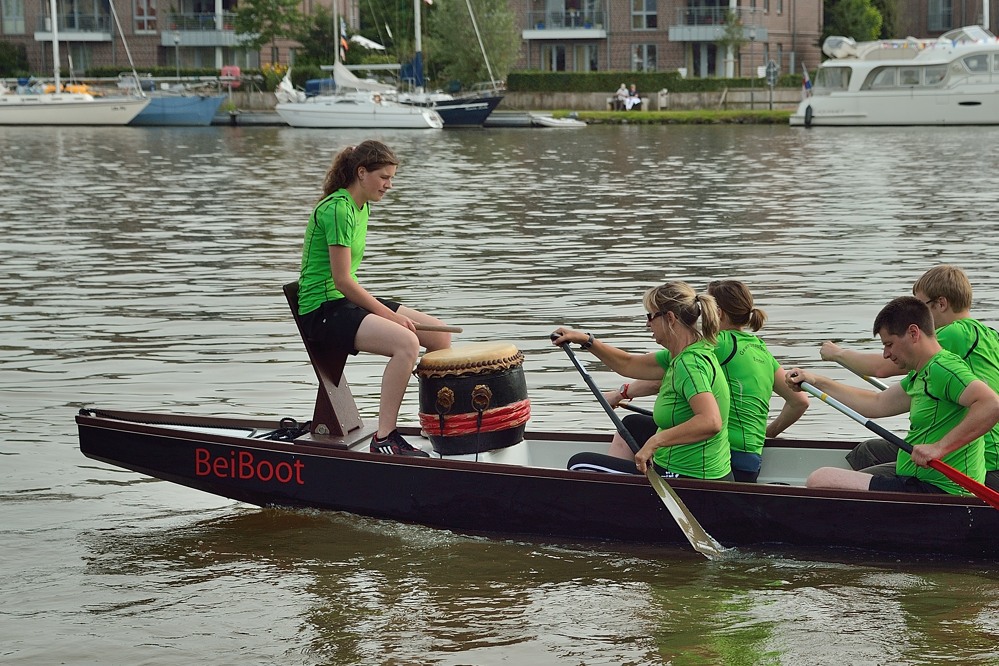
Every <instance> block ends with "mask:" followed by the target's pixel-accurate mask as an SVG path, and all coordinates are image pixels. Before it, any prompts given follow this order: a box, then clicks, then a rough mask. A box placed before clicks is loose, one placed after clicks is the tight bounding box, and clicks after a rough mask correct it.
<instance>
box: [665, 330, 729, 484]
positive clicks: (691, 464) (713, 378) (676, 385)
mask: <svg viewBox="0 0 999 666" xmlns="http://www.w3.org/2000/svg"><path fill="white" fill-rule="evenodd" d="M656 361H657V362H658V363H659V365H660V366H661V367H662V368H663V370H665V371H666V374H665V375H663V381H662V384H661V385H660V387H659V396H658V397H657V398H656V404H655V408H654V409H653V411H652V417H653V419H654V420H655V422H656V426H658V427H659V429H660V430H666V429H667V428H672V427H673V426H675V425H677V424H680V423H684V422H685V421H689V420H690V419H691V417H693V416H694V411H693V410H692V409H691V408H690V399H691V398H693V397H694V396H695V395H697V394H698V393H711V394H713V395H714V396H715V400H717V401H718V409H719V410H720V411H721V417H722V429H721V432H719V433H718V434H717V435H715V436H714V437H712V438H711V439H708V440H707V441H704V442H694V443H691V444H677V445H676V446H665V447H662V448H660V449H657V450H656V453H655V457H654V459H655V462H656V464H657V465H659V466H660V467H662V468H664V469H667V470H669V471H670V472H675V473H677V474H683V475H684V476H691V477H695V478H699V479H720V478H721V477H723V476H726V475H727V474H728V473H729V472H731V471H732V463H731V452H730V451H729V446H728V432H727V421H728V413H729V402H730V400H729V391H728V383H726V381H725V376H724V375H723V374H722V371H721V368H720V367H719V366H718V360H717V359H716V358H715V354H714V349H713V348H712V347H711V345H709V344H708V343H707V342H705V341H703V340H701V341H698V342H695V343H694V344H692V345H690V346H689V347H687V348H686V349H684V350H683V351H682V352H680V353H679V354H677V356H676V357H675V358H671V357H670V353H669V350H666V349H663V350H661V351H659V352H657V353H656Z"/></svg>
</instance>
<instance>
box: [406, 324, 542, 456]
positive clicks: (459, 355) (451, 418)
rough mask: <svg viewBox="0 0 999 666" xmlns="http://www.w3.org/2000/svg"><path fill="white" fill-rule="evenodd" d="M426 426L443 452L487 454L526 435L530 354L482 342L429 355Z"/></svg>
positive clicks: (424, 375)
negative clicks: (526, 367) (526, 361)
mask: <svg viewBox="0 0 999 666" xmlns="http://www.w3.org/2000/svg"><path fill="white" fill-rule="evenodd" d="M416 376H417V377H419V380H420V426H421V427H422V428H423V430H424V431H426V433H427V435H428V436H429V437H430V441H431V443H433V445H434V451H436V452H437V453H439V454H441V455H461V454H466V453H481V452H483V451H492V450H493V449H501V448H504V447H507V446H512V445H513V444H516V443H517V442H520V441H521V440H523V439H524V429H525V427H526V425H527V421H528V419H530V417H531V403H530V401H529V400H528V399H527V382H526V380H525V379H524V355H523V354H522V353H520V352H519V351H518V350H517V348H516V347H515V346H514V345H512V344H510V343H507V342H478V343H475V342H473V343H466V344H464V345H457V346H455V347H452V348H450V349H442V350H440V351H435V352H429V353H427V354H424V355H423V358H421V359H420V363H419V365H418V366H417V368H416Z"/></svg>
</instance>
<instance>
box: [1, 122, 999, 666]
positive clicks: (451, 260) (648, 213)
mask: <svg viewBox="0 0 999 666" xmlns="http://www.w3.org/2000/svg"><path fill="white" fill-rule="evenodd" d="M369 136H370V137H375V138H380V139H382V140H384V141H386V142H387V143H389V144H390V145H391V146H393V147H394V148H395V149H396V151H397V152H398V154H399V155H400V157H401V158H402V160H403V165H402V166H401V168H400V169H399V174H398V177H397V178H396V183H395V185H396V187H395V190H394V191H393V192H391V193H390V194H389V196H388V197H387V198H386V199H385V200H384V201H383V202H382V203H380V204H378V205H377V206H376V207H375V208H374V210H373V214H372V223H371V233H370V238H369V252H368V257H367V258H366V259H365V264H364V266H363V267H362V273H361V278H362V282H363V283H365V284H366V285H367V286H368V288H369V289H370V290H371V291H373V292H374V293H376V294H379V295H384V296H388V297H393V298H397V299H399V300H401V301H403V302H405V303H407V304H411V305H413V306H415V307H419V308H421V309H424V310H427V311H429V312H432V313H434V314H437V315H438V316H440V317H442V318H443V319H445V320H446V321H448V322H450V323H452V324H455V325H460V326H463V327H464V329H465V332H464V333H463V334H462V335H461V336H458V338H457V340H458V341H488V340H508V341H511V342H514V343H515V344H516V345H517V346H518V347H519V348H520V349H521V350H522V351H523V352H524V353H525V356H526V361H525V371H526V374H527V379H528V387H529V392H530V396H531V400H532V403H533V414H534V415H533V418H532V428H534V429H539V430H554V429H558V430H578V431H586V430H595V429H606V428H608V427H609V426H608V423H607V420H606V416H605V415H604V414H603V412H602V411H601V410H600V408H599V406H598V405H597V404H596V403H595V401H594V400H593V399H592V397H591V396H590V394H589V393H588V391H587V389H586V387H585V385H584V384H583V382H582V380H581V379H580V377H579V375H578V374H577V373H576V372H575V371H574V370H573V368H572V367H571V365H569V363H568V360H567V359H566V358H565V356H564V354H562V353H561V352H560V351H559V350H557V349H555V348H553V347H551V345H550V343H549V342H548V341H547V334H548V333H549V332H550V331H551V330H553V328H554V327H556V326H558V325H564V324H568V325H572V326H578V327H580V328H584V329H586V330H590V331H592V332H594V333H595V334H596V335H598V336H600V337H602V338H605V339H607V340H609V341H611V342H613V343H616V344H618V345H619V346H622V347H625V348H628V349H632V350H635V351H643V350H648V349H650V348H651V345H652V343H651V341H650V340H649V337H648V335H647V334H646V332H645V329H644V317H643V316H642V315H643V309H642V306H641V292H642V291H643V290H644V289H645V288H646V287H648V286H651V285H654V284H656V283H659V282H661V281H664V280H666V279H684V280H687V281H689V282H691V283H692V284H694V285H696V286H698V287H701V288H703V286H704V285H706V283H707V282H708V281H709V280H711V279H717V278H737V279H742V280H744V281H746V282H747V283H748V284H749V285H750V286H751V287H752V288H753V289H754V291H755V292H756V294H757V301H758V305H759V306H760V307H762V308H763V309H765V310H766V311H767V313H768V314H769V316H770V321H769V322H768V325H767V327H766V328H764V330H763V332H762V333H763V335H764V337H765V338H766V340H767V342H768V344H769V345H770V347H771V349H772V350H773V351H774V352H775V354H776V355H777V356H778V358H780V359H781V360H782V361H783V362H784V363H785V364H786V365H794V364H800V365H803V366H806V367H811V368H815V369H818V370H820V371H822V372H825V373H826V374H829V375H832V376H835V377H839V378H841V379H844V380H847V381H859V380H856V379H853V378H851V377H849V376H848V375H847V373H845V371H843V370H841V369H839V368H836V367H831V366H830V365H829V364H825V363H823V362H821V361H820V360H819V359H818V347H819V345H820V343H821V342H822V341H823V340H826V339H830V338H832V339H837V340H841V341H843V344H846V345H849V346H851V347H855V348H860V349H869V350H872V351H876V350H878V349H879V348H878V347H877V345H876V344H875V343H874V341H873V339H872V336H871V333H870V326H871V322H872V320H873V317H874V315H875V314H876V312H877V311H878V310H879V309H880V307H881V306H882V305H883V304H884V303H885V302H886V301H887V300H888V299H889V298H891V297H894V296H896V295H902V294H906V293H909V288H910V287H911V284H912V282H913V280H914V279H915V278H916V277H918V276H919V275H920V274H921V273H922V272H923V271H924V270H925V269H926V268H928V267H930V266H931V265H934V264H936V263H941V262H947V263H954V264H957V265H960V266H962V267H964V268H965V269H966V270H967V271H968V273H969V276H970V278H971V280H972V283H973V284H974V286H975V295H976V300H975V305H974V308H973V313H974V314H976V315H977V316H978V317H979V318H980V319H982V320H984V321H986V322H988V323H990V324H992V325H994V324H995V322H996V321H997V320H999V273H997V272H996V271H995V266H996V265H999V248H997V245H996V243H995V242H994V235H995V229H996V224H997V222H999V210H997V206H996V192H999V168H997V166H999V165H997V161H999V157H997V156H996V153H995V151H994V150H993V149H992V148H991V147H992V146H993V145H995V144H996V143H997V142H999V128H904V129H842V130H832V129H830V130H822V131H819V130H813V131H805V130H797V129H796V130H791V129H790V128H787V127H769V126H764V127H739V126H719V127H669V126H664V127H637V126H636V127H631V126H621V127H589V128H586V129H583V130H577V131H569V130H539V129H508V130H504V129H495V130H485V131H470V132H457V131H454V132H452V131H449V132H398V133H394V132H371V133H361V132H347V131H344V132H330V131H318V130H317V131H311V130H298V129H290V128H278V127H257V128H254V127H211V128H203V129H201V128H198V129H188V128H184V129H168V128H98V129H92V128H24V129H22V128H10V127H0V146H2V152H3V158H4V159H3V160H0V193H2V204H0V205H2V210H3V218H2V222H0V230H2V234H0V256H2V260H0V349H2V353H0V414H2V421H0V454H2V456H3V457H2V458H0V460H2V462H3V465H2V467H0V560H2V562H3V565H2V569H0V662H2V663H5V664H52V663H66V664H90V663H129V664H133V663H134V664H165V665H174V664H190V663H193V662H195V661H198V662H204V663H209V664H237V663H238V664H368V663H377V664H455V665H457V664H573V665H575V664H615V665H616V664H661V663H670V664H677V665H681V664H697V665H699V664H802V665H814V664H953V663H994V664H999V575H997V574H996V573H995V571H994V566H993V563H991V562H969V561H963V560H955V559H948V558H936V559H919V560H916V559H913V558H905V557H902V558H899V557H886V556H881V555H877V554H874V553H856V552H841V551H836V552H823V553H819V554H815V553H812V554H804V553H790V552H755V553H741V554H740V556H739V557H736V558H733V559H727V560H725V561H720V562H708V561H706V560H704V559H703V558H701V557H700V556H698V555H696V554H694V553H693V552H691V551H690V550H689V549H687V548H679V547H670V548H636V547H630V546H622V545H614V544H593V543H590V544H577V543H560V544H552V543H524V542H519V541H513V540H507V539H487V538H483V537H471V536H464V535H456V534H452V533H448V532H442V531H436V530H431V529H426V528H422V527H418V526H410V525H399V524H393V523H385V522H379V521H374V520H369V519H364V518H358V517H355V516H350V515H346V514H339V513H332V512H327V513H323V512H307V511H284V510H261V509H257V508H254V507H251V506H247V505H243V504H239V503H235V502H231V501H228V500H223V499H220V498H216V497H213V496H210V495H206V494H201V493H198V492H196V491H193V490H189V489H186V488H182V487H179V486H174V485H171V484H169V483H166V482H161V481H156V480H152V479H149V478H146V477H142V476H141V475H137V474H134V473H131V472H127V471H124V470H119V469H115V468H112V467H110V466H107V465H104V464H102V463H97V462H95V461H92V460H89V459H86V458H84V457H83V456H82V455H81V454H80V453H79V450H78V442H77V439H76V431H75V425H74V423H73V416H74V414H75V412H76V411H77V409H78V408H79V407H81V406H84V405H87V406H97V407H106V408H127V409H148V410H158V411H177V412H188V413H196V414H218V415H231V416H256V415H265V416H292V417H294V418H297V419H299V420H305V419H307V418H309V417H310V416H311V406H312V402H313V400H314V396H315V377H314V375H313V374H312V371H311V368H310V367H309V365H308V362H307V357H306V355H305V351H304V349H303V347H302V345H301V342H300V340H299V339H298V334H297V331H296V329H295V327H294V324H293V322H292V320H291V318H290V316H289V313H288V310H287V305H286V303H285V301H284V298H283V295H282V293H281V285H282V284H283V283H285V282H288V281H291V280H294V279H295V278H296V277H297V267H298V263H299V252H300V248H301V235H302V232H303V230H304V225H305V220H306V218H307V216H308V214H309V211H310V206H311V204H312V202H314V200H315V199H316V196H317V194H318V192H319V187H320V184H321V181H322V176H323V173H324V172H325V169H326V167H327V166H328V164H329V161H330V158H331V156H332V154H333V152H334V151H336V150H338V149H339V148H341V147H343V146H345V145H349V144H351V143H356V142H358V141H360V140H363V139H364V138H367V137H369ZM591 363H592V362H591ZM381 367H382V363H381V361H380V360H379V359H377V358H369V357H365V356H363V355H362V356H359V357H357V358H355V359H352V360H351V361H350V363H349V365H348V367H347V377H348V379H349V380H350V383H351V386H352V389H353V391H354V394H355V396H356V398H357V401H358V405H359V407H360V409H361V413H362V416H364V417H365V418H373V417H374V413H375V407H376V400H377V391H378V380H379V377H380V372H381ZM593 374H594V377H595V378H596V379H597V381H598V382H599V383H601V384H602V385H604V386H607V387H611V386H615V385H616V384H617V380H616V378H615V377H614V376H613V375H611V374H610V373H608V372H606V371H604V370H603V369H602V368H601V367H593ZM416 398H417V396H416V390H415V381H414V384H413V386H412V387H411V391H410V393H409V395H408V396H407V400H406V402H405V404H404V405H403V410H402V420H403V422H405V423H407V424H415V423H416V422H417V411H418V408H417V400H416ZM884 424H885V425H887V426H890V427H893V428H894V429H896V430H900V429H903V428H904V420H898V419H895V420H892V419H887V420H885V421H884ZM788 435H790V436H799V437H834V438H841V439H856V438H860V437H864V436H865V435H866V431H865V430H863V429H862V428H861V427H860V426H858V425H856V424H854V423H853V422H852V421H848V420H847V419H845V417H843V416H841V415H839V414H838V413H836V412H834V411H833V410H831V409H830V408H828V407H826V406H824V405H821V404H818V405H813V406H812V408H811V409H810V410H809V411H808V412H807V413H806V415H805V416H804V417H803V418H802V420H801V421H800V422H799V423H798V424H796V425H795V426H793V427H792V428H791V429H790V431H789V432H788ZM926 528H927V530H931V529H933V526H932V525H928V526H927V527H926ZM870 529H871V533H872V535H875V537H876V534H877V529H878V526H877V525H871V526H870Z"/></svg>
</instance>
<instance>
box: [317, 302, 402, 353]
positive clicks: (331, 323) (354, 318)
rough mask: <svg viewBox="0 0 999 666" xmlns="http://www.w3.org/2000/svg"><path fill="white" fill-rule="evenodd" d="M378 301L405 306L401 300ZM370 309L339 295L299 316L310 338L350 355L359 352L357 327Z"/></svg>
mask: <svg viewBox="0 0 999 666" xmlns="http://www.w3.org/2000/svg"><path fill="white" fill-rule="evenodd" d="M378 302H379V303H381V304H382V305H384V306H385V307H387V308H389V309H390V310H392V312H398V311H399V308H400V307H402V306H401V304H400V303H396V302H395V301H389V300H386V299H384V298H379V299H378ZM369 314H371V312H370V311H369V310H365V309H364V308H362V307H361V306H359V305H357V304H355V303H352V302H350V301H348V300H347V299H346V298H339V299H337V300H335V301H326V302H325V303H323V304H322V305H320V306H319V307H318V308H316V309H315V310H313V311H312V312H309V313H306V314H304V315H300V316H299V319H301V320H302V328H304V329H305V330H306V331H307V334H306V335H307V336H308V338H309V340H311V341H313V342H318V343H320V344H321V345H323V346H324V347H332V348H333V349H348V350H350V353H351V354H355V355H356V354H357V348H356V347H355V346H354V338H356V337H357V329H359V328H360V327H361V320H363V319H364V318H365V317H367V316H368V315H369Z"/></svg>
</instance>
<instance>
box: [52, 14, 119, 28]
mask: <svg viewBox="0 0 999 666" xmlns="http://www.w3.org/2000/svg"><path fill="white" fill-rule="evenodd" d="M56 18H57V21H56V27H57V28H58V29H59V32H110V31H111V17H110V16H109V15H107V14H85V15H84V14H59V15H58V16H57V17H56ZM35 25H39V26H41V27H42V31H43V32H51V31H52V19H51V18H49V15H48V14H41V15H39V16H38V23H36V24H35Z"/></svg>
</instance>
